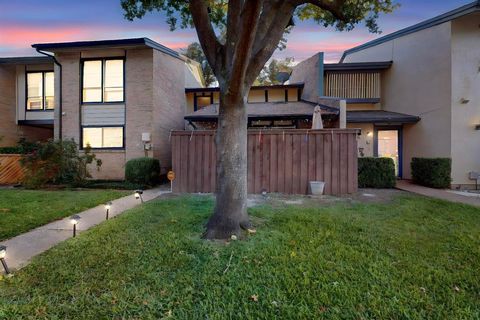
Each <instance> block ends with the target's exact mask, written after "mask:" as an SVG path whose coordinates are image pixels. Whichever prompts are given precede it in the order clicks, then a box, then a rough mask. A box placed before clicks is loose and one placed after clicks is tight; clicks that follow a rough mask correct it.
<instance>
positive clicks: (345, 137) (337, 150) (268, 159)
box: [171, 129, 358, 195]
mask: <svg viewBox="0 0 480 320" xmlns="http://www.w3.org/2000/svg"><path fill="white" fill-rule="evenodd" d="M357 134H358V130H357V129H333V130H331V129H330V130H299V129H295V130H264V131H260V130H249V132H248V192H249V193H261V192H262V190H263V189H265V190H266V191H267V192H280V193H287V194H307V193H308V182H309V181H324V182H325V194H330V195H342V194H348V193H354V192H356V191H357V187H358V179H357ZM214 136H215V131H210V130H208V131H174V132H172V137H171V141H172V165H173V171H175V174H176V178H175V180H174V181H173V191H174V192H180V193H182V192H189V193H193V192H205V193H208V192H215V173H216V168H215V163H216V160H215V159H216V158H215V157H216V155H215V152H216V151H215V142H214Z"/></svg>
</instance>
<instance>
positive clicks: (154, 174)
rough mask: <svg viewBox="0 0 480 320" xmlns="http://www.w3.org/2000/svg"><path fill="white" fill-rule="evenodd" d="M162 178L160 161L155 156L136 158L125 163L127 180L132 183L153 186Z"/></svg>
mask: <svg viewBox="0 0 480 320" xmlns="http://www.w3.org/2000/svg"><path fill="white" fill-rule="evenodd" d="M159 179H160V162H159V161H158V159H154V158H147V157H143V158H136V159H132V160H129V161H128V162H127V164H126V165H125V180H126V181H127V182H129V183H132V184H145V185H149V186H153V185H155V184H157V183H158V181H159Z"/></svg>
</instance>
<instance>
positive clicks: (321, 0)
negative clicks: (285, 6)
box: [292, 0, 346, 21]
mask: <svg viewBox="0 0 480 320" xmlns="http://www.w3.org/2000/svg"><path fill="white" fill-rule="evenodd" d="M345 2H346V0H292V4H293V5H294V6H299V5H302V4H306V3H309V4H312V5H314V6H316V7H319V8H320V9H323V10H325V11H328V12H330V13H331V14H332V15H333V16H334V17H335V18H337V19H338V20H342V21H344V20H345V19H346V18H345V15H344V14H343V6H344V4H345Z"/></svg>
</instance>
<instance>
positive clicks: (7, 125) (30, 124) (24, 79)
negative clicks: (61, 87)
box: [0, 56, 55, 146]
mask: <svg viewBox="0 0 480 320" xmlns="http://www.w3.org/2000/svg"><path fill="white" fill-rule="evenodd" d="M53 73H54V72H53V60H52V59H50V58H48V57H41V56H40V57H23V58H22V57H17V58H0V114H1V119H2V120H1V123H0V146H13V145H15V144H16V143H17V142H18V141H19V139H21V138H24V139H26V140H47V139H49V138H52V137H53V112H54V111H53V110H54V109H55V102H54V83H53V81H54V74H53Z"/></svg>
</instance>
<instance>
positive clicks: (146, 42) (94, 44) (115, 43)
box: [32, 38, 183, 60]
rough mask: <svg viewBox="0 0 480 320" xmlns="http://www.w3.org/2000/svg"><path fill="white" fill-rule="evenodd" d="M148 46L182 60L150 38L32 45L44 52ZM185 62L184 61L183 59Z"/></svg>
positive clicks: (175, 53) (174, 52) (175, 52)
mask: <svg viewBox="0 0 480 320" xmlns="http://www.w3.org/2000/svg"><path fill="white" fill-rule="evenodd" d="M136 46H147V47H150V48H152V49H156V50H158V51H161V52H163V53H166V54H168V55H170V56H172V57H175V58H179V59H182V58H181V56H180V54H179V53H178V52H177V51H175V50H172V49H170V48H167V47H165V46H164V45H161V44H160V43H158V42H155V41H153V40H151V39H149V38H130V39H115V40H95V41H76V42H57V43H37V44H32V47H33V48H35V49H37V50H42V51H51V52H54V51H58V50H62V49H76V48H112V47H122V48H123V47H136ZM182 60H183V59H182Z"/></svg>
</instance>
